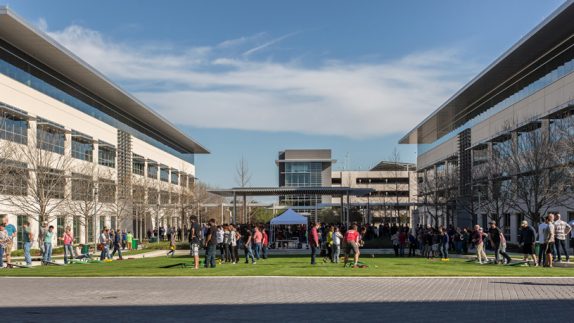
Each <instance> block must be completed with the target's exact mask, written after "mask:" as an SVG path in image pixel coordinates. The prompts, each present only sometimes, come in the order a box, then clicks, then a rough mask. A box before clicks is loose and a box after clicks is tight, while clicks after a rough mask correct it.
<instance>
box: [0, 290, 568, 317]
mask: <svg viewBox="0 0 574 323" xmlns="http://www.w3.org/2000/svg"><path fill="white" fill-rule="evenodd" d="M326 288H328V286H326ZM222 292H225V291H224V290H222ZM389 292H392V291H389ZM119 301H121V300H119ZM150 301H151V300H150ZM94 302H97V300H94ZM2 312H3V313H5V315H6V316H5V317H9V318H10V322H48V321H49V322H59V323H61V322H105V321H112V322H239V321H245V322H247V321H249V322H423V321H424V322H442V323H444V322H459V323H460V322H560V321H562V322H568V321H570V322H571V320H572V317H574V300H562V301H556V300H528V301H523V300H521V301H463V300H461V301H442V302H439V301H437V302H430V301H428V302H369V303H353V300H352V299H349V302H348V303H311V304H294V303H289V304H254V305H239V304H238V305H167V306H164V305H149V306H125V305H118V306H97V305H94V306H74V307H65V306H60V307H9V308H2Z"/></svg>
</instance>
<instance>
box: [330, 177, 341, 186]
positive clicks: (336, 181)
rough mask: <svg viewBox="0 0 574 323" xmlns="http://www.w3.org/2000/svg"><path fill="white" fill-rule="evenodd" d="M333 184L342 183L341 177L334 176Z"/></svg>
mask: <svg viewBox="0 0 574 323" xmlns="http://www.w3.org/2000/svg"><path fill="white" fill-rule="evenodd" d="M331 184H333V185H341V178H335V177H333V178H332V179H331Z"/></svg>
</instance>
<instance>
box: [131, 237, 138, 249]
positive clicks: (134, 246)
mask: <svg viewBox="0 0 574 323" xmlns="http://www.w3.org/2000/svg"><path fill="white" fill-rule="evenodd" d="M138 244H139V240H138V239H132V249H133V250H138Z"/></svg>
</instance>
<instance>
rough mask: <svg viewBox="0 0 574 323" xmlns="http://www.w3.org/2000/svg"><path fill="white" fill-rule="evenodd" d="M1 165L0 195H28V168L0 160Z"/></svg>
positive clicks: (18, 163)
mask: <svg viewBox="0 0 574 323" xmlns="http://www.w3.org/2000/svg"><path fill="white" fill-rule="evenodd" d="M0 163H2V164H3V168H4V169H3V173H4V174H3V175H2V176H0V194H4V195H20V196H26V195H28V180H29V176H30V175H29V173H28V166H27V165H26V164H24V163H21V162H17V161H13V160H0Z"/></svg>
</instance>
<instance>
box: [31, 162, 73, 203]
mask: <svg viewBox="0 0 574 323" xmlns="http://www.w3.org/2000/svg"><path fill="white" fill-rule="evenodd" d="M36 182H37V185H38V186H37V187H38V191H41V192H42V194H44V196H46V197H48V198H53V199H63V198H64V196H65V191H66V177H65V174H64V172H63V171H61V170H57V169H52V168H40V169H38V171H36Z"/></svg>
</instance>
